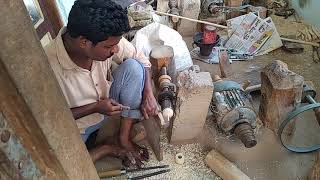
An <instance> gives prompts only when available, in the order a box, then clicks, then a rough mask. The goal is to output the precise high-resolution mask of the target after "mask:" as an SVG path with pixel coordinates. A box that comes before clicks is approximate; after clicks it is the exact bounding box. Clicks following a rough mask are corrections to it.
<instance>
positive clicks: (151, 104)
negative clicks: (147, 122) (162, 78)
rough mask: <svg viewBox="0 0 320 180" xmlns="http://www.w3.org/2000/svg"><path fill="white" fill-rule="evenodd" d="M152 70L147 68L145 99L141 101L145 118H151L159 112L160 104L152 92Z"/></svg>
mask: <svg viewBox="0 0 320 180" xmlns="http://www.w3.org/2000/svg"><path fill="white" fill-rule="evenodd" d="M150 71H151V69H150V68H145V82H144V89H143V99H142V103H141V111H142V114H143V116H144V117H145V119H149V116H154V115H157V114H158V104H157V101H156V98H155V97H154V95H153V92H152V83H151V72H150Z"/></svg>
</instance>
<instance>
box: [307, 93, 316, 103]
mask: <svg viewBox="0 0 320 180" xmlns="http://www.w3.org/2000/svg"><path fill="white" fill-rule="evenodd" d="M306 98H307V100H308V101H309V103H310V104H315V103H317V102H316V101H315V100H314V99H313V98H312V97H311V96H310V95H308V96H306Z"/></svg>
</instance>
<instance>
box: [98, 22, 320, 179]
mask: <svg viewBox="0 0 320 180" xmlns="http://www.w3.org/2000/svg"><path fill="white" fill-rule="evenodd" d="M272 19H273V21H274V22H275V24H276V27H277V30H278V32H279V34H281V35H292V34H293V35H294V34H295V33H296V31H297V29H299V28H301V27H303V24H301V23H297V22H296V21H295V19H294V18H293V17H291V18H289V19H287V20H284V19H283V18H279V17H272ZM185 41H186V42H187V44H188V47H189V48H191V43H192V37H185ZM304 48H305V50H304V53H302V54H290V53H287V52H285V51H283V50H282V49H278V50H275V51H273V52H271V53H269V54H268V55H264V56H260V57H255V58H254V59H253V60H249V61H241V62H239V61H238V62H233V64H232V72H233V74H232V75H231V77H230V79H232V80H235V81H238V82H239V83H241V82H242V81H244V80H250V81H251V82H252V83H253V84H259V83H260V77H259V76H260V75H259V71H260V70H261V68H263V67H264V66H265V65H267V64H268V63H270V62H272V61H273V60H282V61H283V62H285V63H287V64H288V67H289V69H290V70H292V71H294V72H296V73H298V74H300V75H302V76H303V77H304V78H305V80H307V81H312V82H313V83H314V84H315V87H316V90H317V93H318V94H319V93H320V77H319V76H318V73H319V72H320V63H314V62H313V60H312V48H311V46H304ZM194 64H197V65H199V66H200V68H201V71H208V72H210V73H211V75H212V76H213V75H215V74H220V71H219V66H218V65H209V64H206V63H203V62H200V61H197V60H194ZM318 99H319V100H320V98H318ZM254 100H255V101H254V107H255V108H256V110H258V107H259V95H254ZM300 119H301V120H300V121H298V122H297V126H296V133H295V135H294V137H293V139H294V141H295V142H296V143H297V144H299V145H302V144H303V145H310V144H312V143H313V144H315V143H320V133H319V132H320V128H319V127H318V126H317V124H316V121H315V119H314V117H313V114H312V113H306V114H304V115H303V116H301V117H300ZM257 140H258V145H257V146H255V147H254V148H251V149H246V148H244V147H243V145H242V144H241V143H240V142H239V141H238V140H237V139H236V138H234V137H225V136H224V135H222V134H221V133H220V132H218V131H217V130H216V128H215V124H214V121H213V120H212V119H211V116H210V113H209V115H208V119H207V122H206V125H205V127H204V131H203V133H202V134H201V135H200V136H199V137H198V143H197V144H189V145H180V146H172V145H170V144H168V143H167V140H166V138H165V136H164V135H163V136H162V144H161V146H162V147H163V150H164V160H163V161H162V162H158V161H156V160H155V157H154V156H152V157H151V160H150V162H148V163H147V164H146V166H153V165H159V164H169V165H170V167H171V169H172V171H171V172H170V173H167V174H165V175H159V176H155V177H153V178H149V179H220V178H219V177H218V176H216V175H215V174H214V172H213V171H211V170H210V169H209V168H207V167H206V166H205V164H204V162H203V159H204V158H205V155H206V154H207V153H208V152H209V151H210V150H211V149H212V148H215V149H216V150H218V151H219V152H221V153H222V154H223V155H224V156H225V157H227V158H228V159H229V160H231V161H233V162H234V163H235V164H236V165H237V166H238V167H239V168H240V169H241V170H242V171H243V172H245V173H246V174H247V175H248V176H250V177H251V178H252V179H257V180H260V179H261V180H269V179H274V180H277V179H279V180H280V179H281V180H285V179H288V180H289V179H290V180H291V179H299V180H302V179H306V177H307V174H308V172H309V170H310V168H311V167H312V166H313V163H314V161H315V154H314V153H311V154H295V153H291V152H288V151H287V150H285V149H284V148H283V147H282V146H281V145H280V144H279V142H278V138H277V137H276V136H275V134H274V133H273V132H271V131H270V130H268V129H265V128H261V129H259V130H258V133H257ZM178 152H182V153H183V154H184V155H185V157H187V158H186V160H185V164H183V165H177V164H175V163H174V155H175V154H176V153H178ZM100 166H101V165H100Z"/></svg>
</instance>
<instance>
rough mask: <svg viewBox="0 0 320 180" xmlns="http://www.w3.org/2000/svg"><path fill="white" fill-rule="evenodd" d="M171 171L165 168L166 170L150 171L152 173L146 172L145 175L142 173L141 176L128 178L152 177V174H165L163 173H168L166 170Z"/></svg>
mask: <svg viewBox="0 0 320 180" xmlns="http://www.w3.org/2000/svg"><path fill="white" fill-rule="evenodd" d="M169 171H170V169H165V170H161V171H157V172H153V173H150V174H144V175H141V176H136V177H132V178H128V180H138V179H144V178H147V177H151V176H156V175H159V174H163V173H166V172H169Z"/></svg>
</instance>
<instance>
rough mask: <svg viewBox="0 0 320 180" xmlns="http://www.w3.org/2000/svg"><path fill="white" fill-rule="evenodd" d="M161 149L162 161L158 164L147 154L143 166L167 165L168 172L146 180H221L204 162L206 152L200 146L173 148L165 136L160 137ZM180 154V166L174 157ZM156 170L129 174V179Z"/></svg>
mask: <svg viewBox="0 0 320 180" xmlns="http://www.w3.org/2000/svg"><path fill="white" fill-rule="evenodd" d="M161 147H162V149H163V160H162V161H161V162H159V161H158V160H157V159H156V157H155V156H154V154H153V153H152V151H151V150H150V151H149V152H150V153H152V154H150V160H149V162H147V163H146V164H145V166H146V167H150V166H159V165H169V168H170V169H171V171H170V172H168V173H165V174H161V175H157V176H153V177H149V178H146V179H150V180H151V179H179V180H185V179H186V180H187V179H190V180H193V179H211V180H221V178H220V177H218V176H217V175H216V174H215V173H214V172H213V171H212V170H211V169H210V168H208V167H207V166H206V164H205V162H204V159H205V157H206V155H207V153H208V152H205V151H204V150H203V148H202V147H201V146H200V144H198V143H196V144H186V145H177V146H173V145H171V144H168V142H167V139H166V138H165V135H163V136H162V137H161ZM177 153H182V154H183V155H184V159H185V160H184V163H183V164H182V165H179V164H176V163H175V155H176V154H177ZM155 171H158V170H149V171H145V172H136V173H134V174H129V175H130V176H129V177H135V176H139V175H142V174H146V173H151V172H155Z"/></svg>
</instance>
